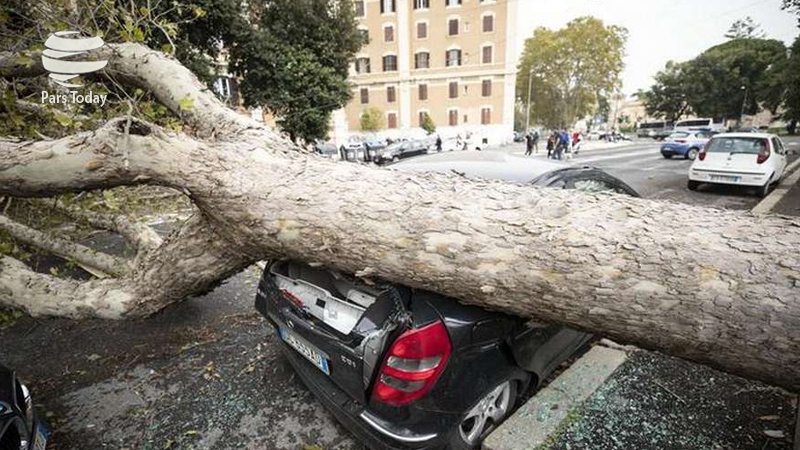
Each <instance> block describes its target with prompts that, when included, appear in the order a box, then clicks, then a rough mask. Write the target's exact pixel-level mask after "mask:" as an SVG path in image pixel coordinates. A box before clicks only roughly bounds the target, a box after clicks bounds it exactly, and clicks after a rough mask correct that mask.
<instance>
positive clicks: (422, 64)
mask: <svg viewBox="0 0 800 450" xmlns="http://www.w3.org/2000/svg"><path fill="white" fill-rule="evenodd" d="M430 66H431V54H430V53H428V52H419V53H415V54H414V68H415V69H428V68H430Z"/></svg>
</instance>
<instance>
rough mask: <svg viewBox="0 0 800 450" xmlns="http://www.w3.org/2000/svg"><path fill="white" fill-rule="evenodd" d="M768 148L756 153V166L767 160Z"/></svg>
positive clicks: (765, 147)
mask: <svg viewBox="0 0 800 450" xmlns="http://www.w3.org/2000/svg"><path fill="white" fill-rule="evenodd" d="M769 154H770V153H769V146H766V145H765V146H764V147H763V148H762V149H761V151H760V152H758V158H756V163H757V164H763V163H764V161H766V160H768V159H769Z"/></svg>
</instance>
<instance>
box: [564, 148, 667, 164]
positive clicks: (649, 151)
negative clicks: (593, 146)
mask: <svg viewBox="0 0 800 450" xmlns="http://www.w3.org/2000/svg"><path fill="white" fill-rule="evenodd" d="M652 154H653V149H647V150H639V151H638V152H628V153H621V154H614V155H608V156H596V157H594V158H586V159H584V158H580V157H579V158H577V159H576V161H580V162H596V161H608V160H610V159H622V158H630V157H632V156H645V155H652Z"/></svg>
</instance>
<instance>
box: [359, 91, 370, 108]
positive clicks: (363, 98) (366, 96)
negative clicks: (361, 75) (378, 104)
mask: <svg viewBox="0 0 800 450" xmlns="http://www.w3.org/2000/svg"><path fill="white" fill-rule="evenodd" d="M360 94H361V104H362V105H366V104H367V103H369V89H367V88H361V91H360Z"/></svg>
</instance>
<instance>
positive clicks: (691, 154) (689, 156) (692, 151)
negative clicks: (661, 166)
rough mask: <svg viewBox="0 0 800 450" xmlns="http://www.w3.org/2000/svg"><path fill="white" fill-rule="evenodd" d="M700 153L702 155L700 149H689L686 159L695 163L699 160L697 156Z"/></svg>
mask: <svg viewBox="0 0 800 450" xmlns="http://www.w3.org/2000/svg"><path fill="white" fill-rule="evenodd" d="M698 153H700V151H699V150H698V149H696V148H694V147H692V148H690V149H689V151H688V152H686V156H685V158H686V159H691V160H692V161H694V159H695V158H697V154H698Z"/></svg>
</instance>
